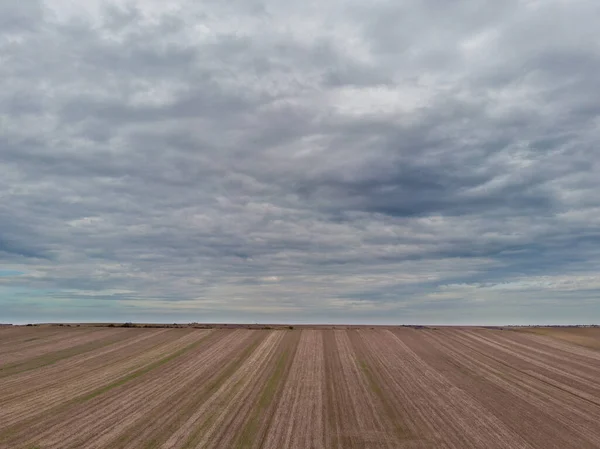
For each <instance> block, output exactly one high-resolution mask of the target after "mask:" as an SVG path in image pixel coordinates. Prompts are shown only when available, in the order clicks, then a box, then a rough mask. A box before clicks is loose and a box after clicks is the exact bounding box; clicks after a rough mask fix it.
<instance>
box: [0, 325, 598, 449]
mask: <svg viewBox="0 0 600 449" xmlns="http://www.w3.org/2000/svg"><path fill="white" fill-rule="evenodd" d="M599 423H600V331H599V330H598V329H581V330H579V331H578V330H573V331H568V330H553V329H539V328H538V329H524V330H514V329H513V330H507V329H505V330H501V329H484V328H447V327H443V328H442V327H440V328H436V329H433V328H419V329H413V328H408V327H398V328H374V329H371V328H357V329H342V330H334V329H326V328H315V329H310V328H304V329H298V328H296V329H285V330H284V329H271V330H269V329H263V330H258V329H242V328H239V329H194V328H182V329H137V328H101V327H86V326H82V327H71V328H65V327H54V326H46V327H39V328H38V327H7V328H2V329H0V448H10V449H13V448H24V449H34V448H35V449H49V448H56V449H59V448H60V449H68V448H111V449H113V448H114V449H118V448H146V449H151V448H154V449H171V448H172V449H175V448H185V449H191V448H236V449H241V448H268V449H279V448H290V449H311V448H314V449H330V448H337V449H341V448H344V449H345V448H411V449H417V448H457V449H458V448H460V449H468V448H491V449H493V448H503V449H504V448H545V449H547V448H557V449H559V448H560V449H565V448H578V449H586V448H590V449H591V448H600V424H599Z"/></svg>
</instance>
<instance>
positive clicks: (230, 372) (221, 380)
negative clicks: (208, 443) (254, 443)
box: [147, 339, 263, 449]
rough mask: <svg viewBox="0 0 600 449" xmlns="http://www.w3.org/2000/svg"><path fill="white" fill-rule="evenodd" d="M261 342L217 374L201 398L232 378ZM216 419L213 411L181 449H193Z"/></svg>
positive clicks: (257, 342)
mask: <svg viewBox="0 0 600 449" xmlns="http://www.w3.org/2000/svg"><path fill="white" fill-rule="evenodd" d="M262 341H263V339H260V340H256V341H254V342H252V344H251V345H250V346H248V347H247V348H246V349H244V352H242V354H240V356H239V357H237V358H236V360H235V361H233V362H232V363H230V364H229V365H228V366H227V368H225V370H224V371H223V372H222V373H221V374H219V377H217V378H216V379H215V380H213V381H212V382H211V383H210V384H209V385H208V387H207V388H206V389H205V390H203V391H202V397H203V398H209V397H210V396H212V395H213V394H214V393H216V391H217V390H218V389H219V388H220V387H221V385H223V383H225V381H226V380H227V379H229V378H230V377H231V376H233V374H234V373H235V372H236V371H237V370H238V369H239V368H240V366H241V365H242V364H243V363H244V362H245V361H246V360H247V359H248V358H249V357H250V356H251V355H252V353H253V352H254V351H255V350H256V348H258V345H259V344H260V343H262ZM242 380H243V379H241V380H240V381H239V382H238V383H237V384H236V385H233V386H232V389H231V391H229V392H228V393H229V394H228V396H231V395H233V394H234V393H235V391H237V388H238V384H239V383H241V382H242ZM216 417H217V411H213V412H212V413H210V415H209V416H208V417H207V418H206V419H205V420H204V422H203V423H202V424H200V425H199V426H198V427H197V428H196V430H195V431H194V432H193V433H192V434H191V435H190V437H189V438H188V440H187V441H186V442H185V444H184V445H183V446H182V449H189V448H191V447H194V446H195V445H196V443H197V442H198V441H199V440H200V438H201V437H202V436H203V434H204V432H205V431H206V430H207V429H208V428H209V427H210V426H211V424H212V423H213V421H214V420H215V419H216ZM147 449H154V446H149V447H148V448H147Z"/></svg>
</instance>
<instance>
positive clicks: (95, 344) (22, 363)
mask: <svg viewBox="0 0 600 449" xmlns="http://www.w3.org/2000/svg"><path fill="white" fill-rule="evenodd" d="M124 330H125V329H124ZM65 340H66V341H65V342H64V343H63V344H61V345H58V348H57V347H56V346H55V345H53V346H52V349H53V351H50V352H43V353H42V354H36V355H35V356H33V357H29V356H28V357H27V358H24V359H19V360H17V361H14V362H11V363H6V364H4V365H2V366H1V367H0V379H3V378H6V377H8V376H13V375H15V374H19V373H22V372H25V371H30V370H34V369H39V368H42V367H44V366H48V365H53V364H55V363H57V362H59V361H60V360H62V359H66V358H69V357H73V356H76V355H78V354H82V353H85V352H89V351H94V350H96V349H98V348H101V347H103V346H107V345H110V344H114V343H117V342H118V341H119V340H120V336H119V334H115V332H114V331H113V330H111V329H109V330H103V331H97V332H93V333H92V332H90V333H89V334H85V335H80V336H78V338H76V339H65Z"/></svg>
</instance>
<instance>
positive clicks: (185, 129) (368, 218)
mask: <svg viewBox="0 0 600 449" xmlns="http://www.w3.org/2000/svg"><path fill="white" fill-rule="evenodd" d="M80 3H81V4H74V3H73V2H66V1H62V0H54V1H48V2H46V3H43V2H41V1H30V2H21V3H19V4H18V5H17V4H10V5H9V4H5V5H2V6H0V30H1V31H0V62H1V63H0V87H1V89H0V172H1V173H2V176H0V263H1V264H2V265H1V270H0V309H1V310H2V313H1V315H2V316H1V317H0V318H1V320H3V321H10V320H13V321H27V320H85V321H94V320H106V319H110V320H118V321H123V320H126V319H133V320H149V321H214V320H217V321H246V322H252V321H262V322H264V321H288V322H289V321H291V322H391V323H417V322H428V323H470V322H473V323H523V322H557V323H559V322H594V321H598V317H599V316H600V301H598V293H599V291H600V280H599V277H598V266H599V263H600V246H599V245H598V243H599V242H600V199H599V197H598V191H599V188H600V177H599V176H598V175H599V173H600V153H599V152H598V148H597V147H598V142H599V141H600V118H599V113H600V98H599V94H598V92H600V78H599V77H598V76H597V75H598V73H600V46H599V45H598V40H597V38H596V36H597V30H596V20H595V19H594V18H595V17H598V14H600V5H599V4H597V2H593V1H583V0H578V1H572V2H564V1H559V0H550V1H544V2H539V1H535V0H528V1H525V0H523V1H506V2H491V1H490V2H483V3H482V2H480V1H478V2H475V1H470V0H462V1H460V2H452V4H450V3H448V2H442V1H439V0H427V1H418V2H417V1H408V0H406V1H401V2H398V1H377V2H370V3H369V4H368V5H367V4H366V3H364V2H356V1H343V2H342V1H338V0H330V1H328V2H325V3H323V2H299V3H297V4H292V3H290V2H282V1H270V0H267V1H264V2H254V1H250V2H248V1H244V2H241V1H240V2H236V1H234V2H211V1H209V2H191V1H190V2H186V1H176V2H167V3H165V2H158V1H151V0H145V1H141V0H140V1H127V2H109V1H87V2H80Z"/></svg>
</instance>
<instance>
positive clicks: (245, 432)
mask: <svg viewBox="0 0 600 449" xmlns="http://www.w3.org/2000/svg"><path fill="white" fill-rule="evenodd" d="M288 359H289V352H288V351H284V352H283V353H282V354H281V355H280V356H279V358H278V359H277V362H276V365H275V370H274V371H273V373H272V374H271V376H270V377H269V380H268V381H267V384H266V385H265V387H264V389H263V391H262V393H261V395H260V398H259V399H258V403H257V406H256V408H255V409H254V410H253V411H252V414H251V416H250V418H249V419H248V421H246V425H245V426H244V428H243V429H242V432H241V433H240V436H239V437H238V439H237V442H236V444H235V447H236V449H245V448H249V447H252V445H253V444H254V443H255V441H256V434H257V432H258V429H259V424H260V420H261V417H262V416H263V414H264V412H265V411H266V410H267V409H268V408H269V406H270V405H271V403H272V402H273V398H274V397H275V394H276V393H277V390H278V389H279V385H280V384H281V383H282V380H283V378H284V376H283V375H284V373H285V372H286V365H287V361H288Z"/></svg>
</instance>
